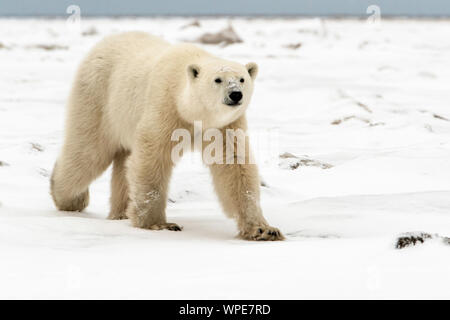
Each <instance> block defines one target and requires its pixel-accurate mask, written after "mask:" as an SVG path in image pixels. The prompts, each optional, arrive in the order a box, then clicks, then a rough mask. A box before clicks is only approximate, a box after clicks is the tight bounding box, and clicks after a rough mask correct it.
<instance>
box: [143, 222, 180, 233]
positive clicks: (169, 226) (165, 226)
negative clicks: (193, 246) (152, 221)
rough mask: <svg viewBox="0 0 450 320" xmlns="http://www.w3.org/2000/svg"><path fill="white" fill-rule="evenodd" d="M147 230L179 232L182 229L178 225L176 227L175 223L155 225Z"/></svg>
mask: <svg viewBox="0 0 450 320" xmlns="http://www.w3.org/2000/svg"><path fill="white" fill-rule="evenodd" d="M149 229H151V230H164V229H166V230H170V231H181V230H183V227H180V226H179V225H177V224H176V223H170V222H167V223H164V224H157V225H153V226H151V227H150V228H149Z"/></svg>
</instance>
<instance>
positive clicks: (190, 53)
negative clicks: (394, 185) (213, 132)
mask: <svg viewBox="0 0 450 320" xmlns="http://www.w3.org/2000/svg"><path fill="white" fill-rule="evenodd" d="M257 70H258V69H257V66H256V64H254V63H249V64H247V65H246V66H244V65H241V64H238V63H235V62H230V61H226V60H223V59H220V58H217V57H215V56H213V55H211V54H209V53H207V52H205V51H204V50H201V49H200V48H197V47H196V46H194V45H191V44H180V45H171V44H169V43H167V42H165V41H163V40H161V39H159V38H157V37H153V36H150V35H148V34H146V33H141V32H131V33H124V34H120V35H114V36H111V37H108V38H106V39H105V40H103V41H101V42H100V43H99V44H98V45H97V46H95V47H94V48H93V49H92V50H91V52H90V53H89V54H88V55H87V57H86V58H85V59H84V61H83V62H82V63H81V65H80V68H79V70H78V73H77V76H76V79H75V81H74V84H73V88H72V92H71V95H70V99H69V104H68V114H67V120H66V132H65V141H64V146H63V149H62V152H61V154H60V156H59V158H58V160H57V162H56V164H55V168H54V171H53V174H52V178H51V194H52V197H53V200H54V202H55V204H56V206H57V207H58V208H59V209H60V210H69V211H81V210H83V209H84V208H85V207H86V206H87V205H88V202H89V191H88V187H89V184H90V183H91V182H92V181H93V180H94V179H95V178H97V177H98V176H99V175H100V174H101V173H102V172H104V170H105V169H106V168H107V167H108V166H109V165H110V164H111V163H113V176H112V182H111V211H110V213H109V218H110V219H123V218H127V217H128V218H130V219H131V221H132V223H133V225H134V226H137V227H141V228H147V229H170V230H181V228H180V227H179V226H177V225H176V224H174V223H168V222H167V221H166V215H165V208H166V202H167V190H168V187H169V180H170V175H171V172H172V168H173V165H174V164H173V162H172V160H171V158H170V155H171V149H172V147H173V146H174V142H172V141H171V140H170V137H171V134H172V132H173V130H175V129H178V128H185V129H187V130H189V131H190V132H193V123H194V121H202V125H203V129H207V128H218V129H220V130H223V131H224V130H225V129H227V128H233V129H243V130H246V126H247V125H246V120H245V110H246V108H247V106H248V104H249V102H250V98H251V95H252V92H253V82H254V79H255V77H256V75H257ZM218 77H220V78H221V79H222V80H223V81H222V83H220V84H218V83H216V82H215V79H217V78H218ZM241 79H244V82H243V83H242V82H241ZM235 89H236V90H240V91H241V92H242V93H243V99H242V103H241V105H239V106H235V107H230V106H228V105H225V104H224V99H225V98H226V95H227V94H228V93H229V91H230V90H235ZM224 148H225V146H224ZM247 156H248V153H247ZM210 168H211V173H212V176H213V181H214V185H215V188H216V191H217V194H218V197H219V199H220V201H221V203H222V204H223V207H224V210H225V212H226V213H227V214H228V215H230V216H232V217H235V218H236V220H237V223H238V227H239V231H240V235H241V236H242V237H243V238H245V239H251V240H281V239H283V236H282V234H281V233H280V232H279V231H278V229H276V228H273V227H270V226H269V225H268V224H267V222H266V221H265V219H264V217H263V216H262V212H261V208H260V205H259V179H258V171H257V167H256V165H254V164H248V162H246V164H213V165H210Z"/></svg>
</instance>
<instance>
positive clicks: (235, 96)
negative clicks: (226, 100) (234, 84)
mask: <svg viewBox="0 0 450 320" xmlns="http://www.w3.org/2000/svg"><path fill="white" fill-rule="evenodd" d="M229 97H230V99H231V100H232V101H233V102H234V103H238V102H239V101H241V99H242V92H240V91H233V92H232V93H230V95H229Z"/></svg>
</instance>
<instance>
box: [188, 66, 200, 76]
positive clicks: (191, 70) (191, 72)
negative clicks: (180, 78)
mask: <svg viewBox="0 0 450 320" xmlns="http://www.w3.org/2000/svg"><path fill="white" fill-rule="evenodd" d="M187 72H188V76H189V79H195V78H197V77H198V75H199V73H200V67H199V66H198V65H196V64H191V65H190V66H189V67H188V68H187Z"/></svg>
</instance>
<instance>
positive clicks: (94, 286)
mask: <svg viewBox="0 0 450 320" xmlns="http://www.w3.org/2000/svg"><path fill="white" fill-rule="evenodd" d="M192 21H193V19H178V18H176V19H175V18H173V19H137V20H136V19H110V20H108V19H96V20H89V19H82V21H81V31H83V32H84V35H82V36H77V34H76V33H74V32H73V28H72V29H70V28H68V27H67V25H66V23H65V21H64V20H62V19H61V20H58V19H54V20H32V19H30V20H14V19H0V88H1V89H0V161H1V165H0V298H158V299H160V298H161V299H162V298H192V299H194V298H201V299H203V298H255V299H259V298H274V299H278V298H288V299H291V298H450V246H448V245H444V244H443V243H442V242H441V241H438V240H430V241H428V242H426V243H425V244H422V245H417V246H414V247H409V248H405V249H402V250H397V249H395V241H396V238H397V236H398V235H399V234H401V233H403V232H408V231H424V232H430V233H439V234H441V235H443V236H448V235H450V121H449V119H450V37H449V35H450V21H448V20H442V21H426V20H422V21H417V20H382V21H381V23H380V24H379V25H368V24H366V22H365V21H364V20H320V19H291V20H281V19H274V20H270V19H267V20H261V19H248V20H247V19H233V20H231V23H232V26H233V28H234V29H235V31H236V32H237V33H238V34H239V36H240V37H241V38H242V40H243V43H238V44H234V45H229V46H220V45H205V47H206V48H207V49H208V50H209V51H211V52H213V53H215V54H218V55H220V56H222V57H225V58H229V59H232V60H237V61H240V62H242V63H246V62H249V61H255V62H257V63H258V64H259V67H260V73H259V76H258V79H257V84H256V90H255V94H254V98H253V102H252V105H251V107H250V110H249V122H250V127H251V129H252V130H251V135H252V136H253V137H252V138H254V139H253V140H254V141H255V143H254V149H257V150H255V151H256V153H257V154H260V155H262V156H261V157H260V159H259V161H260V171H261V175H262V177H263V179H264V181H265V182H266V184H267V186H266V187H262V205H263V210H264V213H265V216H266V218H267V219H268V220H269V222H270V223H271V224H272V225H274V226H277V227H279V228H280V229H281V230H282V231H283V232H284V234H285V235H286V237H287V240H286V241H284V242H248V241H243V240H240V239H238V238H236V233H237V230H236V227H235V224H234V222H233V221H231V220H228V219H227V218H226V217H225V216H224V214H223V213H222V212H221V209H220V207H219V204H218V202H217V199H216V196H215V195H214V193H213V191H212V187H211V182H210V177H209V173H208V170H207V169H206V168H205V167H204V166H203V165H202V164H201V162H200V161H199V158H198V157H187V158H186V159H184V160H183V161H182V162H181V163H180V165H179V166H178V167H177V168H176V170H175V173H174V176H173V180H172V183H171V190H170V198H171V200H172V201H171V202H170V203H169V204H168V210H167V215H168V218H169V221H173V222H177V223H179V224H181V225H183V226H184V230H183V231H182V232H170V231H147V230H141V229H136V228H132V227H131V226H130V224H129V222H128V221H126V220H125V221H109V220H106V219H105V218H106V215H107V212H108V210H109V209H108V197H109V176H110V172H109V171H108V172H107V173H106V174H104V175H103V176H102V177H101V178H100V179H98V180H97V181H96V182H95V183H94V184H93V185H92V187H91V204H90V206H89V207H88V209H87V210H86V212H83V213H66V212H58V211H56V209H55V208H54V206H53V203H52V201H51V198H50V196H49V174H50V172H51V169H52V166H53V163H54V161H55V159H56V156H57V154H58V151H59V149H60V147H61V143H62V136H63V125H64V112H65V102H66V98H67V96H68V92H69V89H70V84H71V80H72V78H73V75H74V72H75V70H76V66H77V65H78V63H79V62H80V60H81V59H82V57H83V55H84V54H85V53H86V52H87V50H89V48H90V47H91V46H92V45H93V44H94V43H95V42H97V41H98V40H100V39H101V38H102V37H103V36H105V35H108V34H111V33H116V32H120V31H123V30H143V31H148V32H151V33H153V34H156V35H160V36H162V37H164V38H166V39H168V40H170V41H173V42H178V41H188V40H192V39H196V38H198V37H199V36H200V35H202V34H204V33H205V32H214V31H217V30H220V29H223V28H225V27H227V25H228V20H226V19H201V20H200V26H188V27H183V26H186V25H187V24H189V23H190V22H192ZM70 30H72V31H70ZM267 137H269V140H270V141H272V142H271V143H270V144H267V143H265V142H267V141H268V140H267V139H266V138H267ZM256 142H258V143H256ZM285 152H288V153H291V154H293V155H295V156H298V157H304V156H307V157H308V158H309V159H311V160H315V161H317V162H308V161H303V162H301V161H298V159H295V158H288V159H286V158H280V157H279V155H280V154H283V153H285ZM296 163H299V165H298V166H297V165H296ZM310 163H312V164H317V163H319V164H320V163H326V164H330V165H331V166H332V167H331V168H328V167H327V166H322V167H321V166H305V165H303V164H310ZM291 165H293V167H297V168H296V169H290V167H291Z"/></svg>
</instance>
